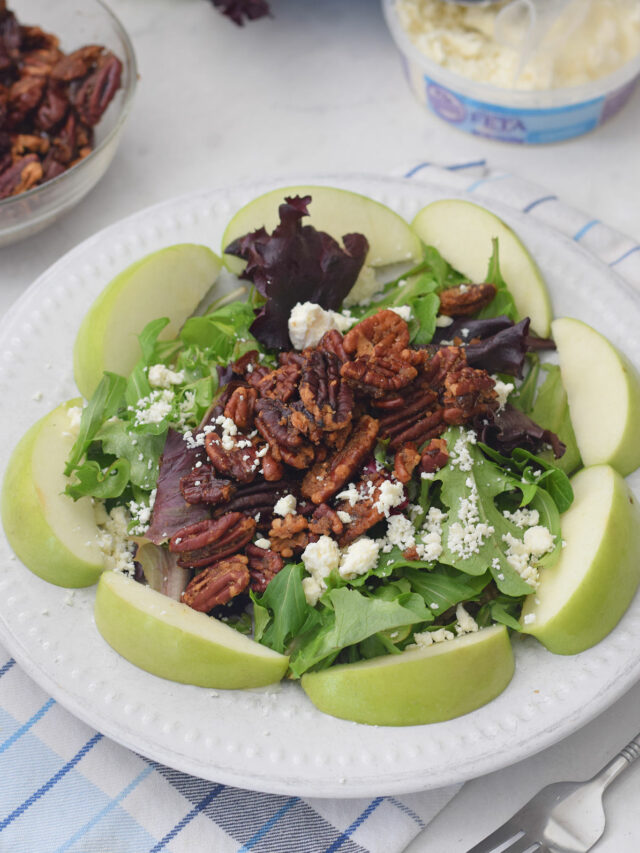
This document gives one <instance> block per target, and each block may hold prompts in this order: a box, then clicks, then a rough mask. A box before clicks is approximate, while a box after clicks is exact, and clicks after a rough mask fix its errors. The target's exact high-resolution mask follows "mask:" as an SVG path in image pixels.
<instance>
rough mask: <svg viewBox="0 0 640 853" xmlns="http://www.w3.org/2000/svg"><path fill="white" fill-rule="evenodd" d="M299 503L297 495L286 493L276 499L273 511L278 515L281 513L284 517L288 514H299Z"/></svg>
mask: <svg viewBox="0 0 640 853" xmlns="http://www.w3.org/2000/svg"><path fill="white" fill-rule="evenodd" d="M297 503H298V502H297V500H296V498H295V495H284V497H282V498H280V500H278V501H276V504H275V506H274V508H273V511H274V512H275V514H276V515H281V516H282V517H283V518H284V516H286V515H297V514H298V513H297V510H296V505H297Z"/></svg>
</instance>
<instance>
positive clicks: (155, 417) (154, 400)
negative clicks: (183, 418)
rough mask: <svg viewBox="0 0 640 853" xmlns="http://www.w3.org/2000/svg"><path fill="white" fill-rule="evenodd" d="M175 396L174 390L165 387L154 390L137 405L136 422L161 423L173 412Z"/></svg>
mask: <svg viewBox="0 0 640 853" xmlns="http://www.w3.org/2000/svg"><path fill="white" fill-rule="evenodd" d="M174 396H175V395H174V393H173V391H169V390H167V389H165V390H156V391H152V392H151V393H150V394H149V396H148V397H142V399H140V400H138V405H137V407H136V413H135V423H136V424H137V425H140V424H159V423H160V422H161V421H163V420H164V419H165V418H166V417H167V416H168V415H170V414H171V409H172V407H173V400H174Z"/></svg>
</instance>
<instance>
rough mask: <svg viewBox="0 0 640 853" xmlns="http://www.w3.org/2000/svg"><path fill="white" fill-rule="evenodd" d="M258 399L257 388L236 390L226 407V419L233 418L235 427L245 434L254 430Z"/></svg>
mask: <svg viewBox="0 0 640 853" xmlns="http://www.w3.org/2000/svg"><path fill="white" fill-rule="evenodd" d="M257 399H258V392H257V391H256V389H255V388H235V389H234V391H233V393H232V394H231V397H229V401H228V402H227V404H226V406H225V407H224V416H225V418H231V420H232V421H233V422H234V423H235V425H236V426H237V427H238V428H239V429H241V430H244V431H245V432H248V431H249V430H251V429H252V428H253V412H254V409H255V405H256V400H257Z"/></svg>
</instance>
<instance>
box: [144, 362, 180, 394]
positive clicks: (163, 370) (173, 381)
mask: <svg viewBox="0 0 640 853" xmlns="http://www.w3.org/2000/svg"><path fill="white" fill-rule="evenodd" d="M147 378H148V380H149V385H151V387H152V388H170V387H171V386H172V385H179V384H180V383H181V382H184V370H179V371H173V370H170V369H169V368H168V367H166V365H164V364H152V365H151V367H150V368H149V372H148V374H147Z"/></svg>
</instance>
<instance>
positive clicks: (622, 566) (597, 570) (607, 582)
mask: <svg viewBox="0 0 640 853" xmlns="http://www.w3.org/2000/svg"><path fill="white" fill-rule="evenodd" d="M571 484H572V486H573V490H574V495H575V498H574V502H573V504H572V505H571V507H570V508H569V509H568V510H567V511H566V512H565V513H564V514H563V515H562V518H561V524H562V536H563V539H564V541H565V542H566V543H567V544H566V546H565V547H564V549H563V551H562V553H561V556H560V560H559V561H558V562H557V563H556V565H555V566H553V567H552V568H545V569H542V570H541V571H540V584H539V586H538V589H537V591H536V592H535V593H532V594H531V595H529V596H527V598H526V599H525V603H524V607H523V609H522V614H521V617H520V623H521V625H522V630H523V632H524V633H526V634H532V635H533V636H534V637H537V639H538V640H539V641H540V642H541V643H542V644H543V645H544V646H546V647H547V648H548V649H549V650H550V651H552V652H554V653H555V654H560V655H574V654H577V653H578V652H582V651H584V650H585V649H588V648H590V647H591V646H594V645H595V644H596V643H599V642H600V640H602V639H603V638H604V637H606V636H607V634H608V633H609V632H610V631H611V630H613V628H614V627H615V626H616V625H617V623H618V621H619V620H620V618H621V617H622V615H623V613H624V612H625V610H626V609H627V607H628V606H629V604H630V602H631V600H632V598H633V596H634V593H635V591H636V589H637V587H638V583H639V582H640V506H639V505H638V501H637V500H636V498H635V497H634V495H633V494H632V492H631V491H630V489H629V487H628V486H627V484H626V482H625V481H624V479H623V478H622V477H621V476H620V474H618V472H617V471H616V470H615V469H614V468H612V467H611V466H609V465H595V466H592V467H590V468H583V469H582V470H581V471H579V472H578V473H577V474H576V475H575V476H574V477H573V478H572V480H571ZM527 616H529V618H531V616H533V617H534V619H533V621H527Z"/></svg>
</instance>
